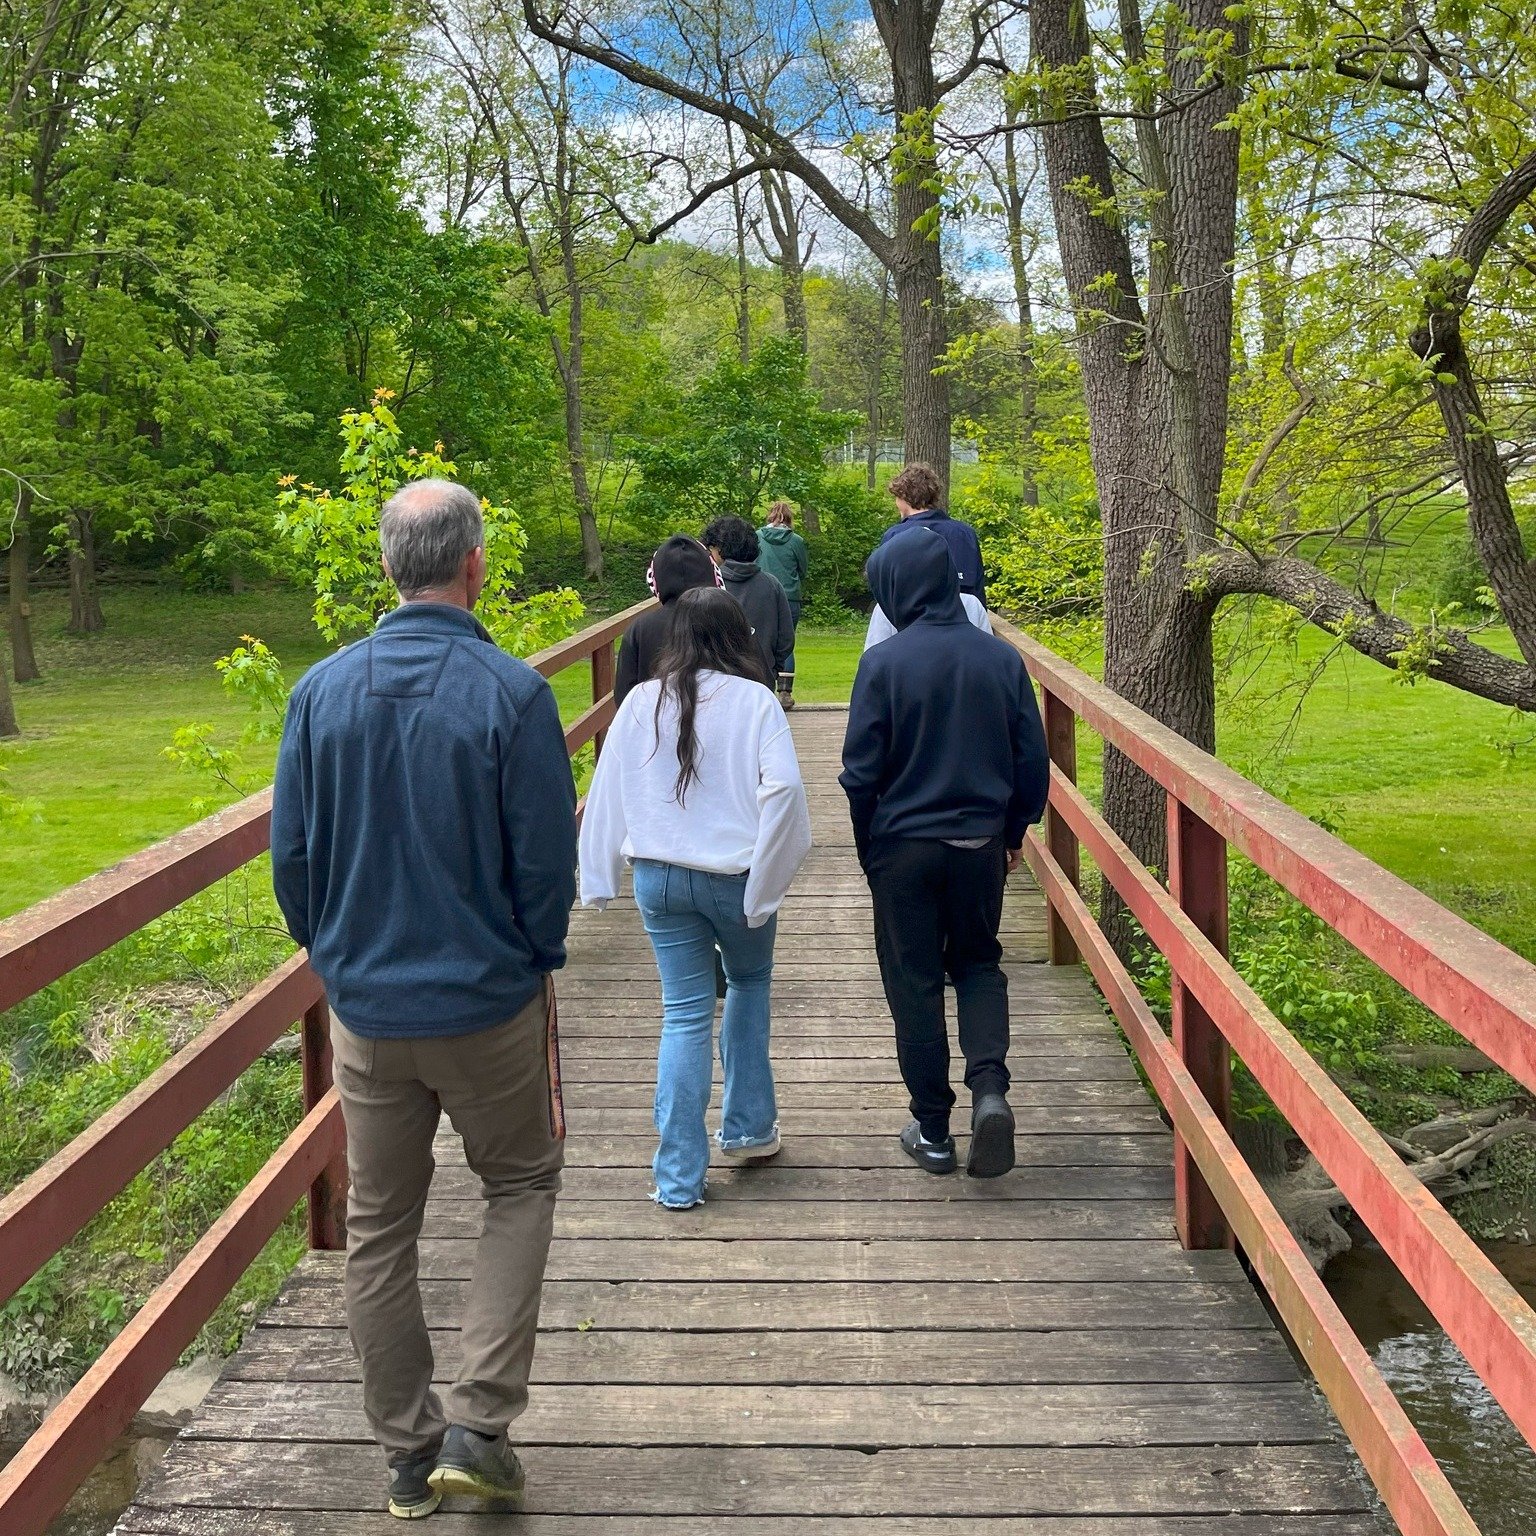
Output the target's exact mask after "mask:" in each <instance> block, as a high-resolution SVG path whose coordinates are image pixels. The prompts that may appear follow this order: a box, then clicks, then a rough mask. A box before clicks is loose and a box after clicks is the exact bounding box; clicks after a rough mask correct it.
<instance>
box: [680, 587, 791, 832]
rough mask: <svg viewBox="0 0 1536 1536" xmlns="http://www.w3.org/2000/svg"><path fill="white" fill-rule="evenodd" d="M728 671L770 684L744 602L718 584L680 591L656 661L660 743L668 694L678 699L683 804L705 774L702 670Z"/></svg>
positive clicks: (728, 672) (733, 675) (765, 684)
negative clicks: (699, 728) (698, 720)
mask: <svg viewBox="0 0 1536 1536" xmlns="http://www.w3.org/2000/svg"><path fill="white" fill-rule="evenodd" d="M701 672H724V673H725V674H726V675H727V676H729V677H745V678H747V679H748V680H749V681H751V682H754V683H761V684H762V685H763V686H764V687H765V688H766V687H767V686H768V677H767V674H766V673H765V672H764V671H763V661H762V657H761V656H760V655H759V654H758V650H757V642H756V641H755V640H754V639H753V638H752V626H751V625H750V624H749V623H748V622H747V615H746V613H745V611H744V610H743V609H742V606H741V604H740V603H738V602H737V601H736V599H735V598H734V597H732V596H731V595H730V593H729V592H722V591H721V590H720V589H719V588H718V587H694V588H692V589H691V590H690V591H687V592H683V593H680V594H679V595H678V597H677V600H676V601H675V602H674V603H673V604H672V606H671V607H670V609H669V610H668V612H667V638H666V642H665V644H664V646H663V648H662V652H661V656H660V658H659V659H658V661H657V663H656V677H657V679H658V680H659V681H660V683H661V692H660V693H659V694H658V695H657V697H656V715H655V720H654V722H653V723H654V725H655V729H656V744H657V746H658V747H659V746H660V745H661V712H662V710H663V708H665V706H666V703H667V699H668V697H672V698H675V699H676V700H677V784H676V786H675V788H674V793H675V794H676V796H677V803H678V804H679V805H682V804H683V803H684V799H685V797H686V796H687V794H688V786H689V785H690V784H692V783H693V781H694V780H695V779H696V778H698V776H699V741H698V737H697V735H696V734H695V732H694V720H695V717H696V716H697V714H698V709H699V673H701Z"/></svg>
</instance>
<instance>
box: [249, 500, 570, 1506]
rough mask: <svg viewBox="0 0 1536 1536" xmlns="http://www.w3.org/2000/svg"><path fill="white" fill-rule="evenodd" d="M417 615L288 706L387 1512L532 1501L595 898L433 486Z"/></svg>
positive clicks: (562, 768) (397, 522)
mask: <svg viewBox="0 0 1536 1536" xmlns="http://www.w3.org/2000/svg"><path fill="white" fill-rule="evenodd" d="M379 534H380V542H381V544H382V546H383V556H384V568H385V570H386V572H387V573H388V574H389V576H390V577H391V578H392V580H393V581H394V583H395V586H396V587H397V588H398V590H399V593H400V606H399V607H397V608H396V609H394V610H393V611H392V612H391V613H388V614H386V615H385V616H384V617H383V618H382V619H380V620H379V623H378V626H377V627H376V628H375V630H374V632H373V633H372V634H371V635H370V636H369V637H368V638H367V639H366V640H360V641H358V642H357V643H356V644H355V645H350V646H348V647H347V648H346V649H345V650H343V651H340V652H339V653H338V654H336V655H335V656H331V657H328V658H327V659H326V660H324V661H322V662H319V663H318V664H317V665H316V666H314V667H312V668H311V669H310V670H309V671H308V672H307V673H306V674H305V675H304V677H303V678H302V679H301V680H300V682H299V684H298V686H297V687H296V688H295V689H294V691H293V697H292V699H291V700H290V701H289V706H288V719H287V724H286V727H285V729H284V732H283V743H282V749H281V752H280V754H279V757H278V768H277V783H276V787H275V789H274V792H273V800H272V879H273V884H274V886H275V888H276V891H277V899H278V903H279V905H280V906H281V907H282V910H283V915H284V917H285V918H286V919H287V922H288V927H289V931H290V932H291V933H292V934H293V936H294V938H295V939H296V940H297V941H298V942H299V943H300V944H302V945H304V946H305V947H306V948H307V949H308V950H309V958H310V963H311V964H312V965H313V966H314V968H315V970H316V972H317V973H318V974H319V976H320V979H321V980H322V981H323V982H324V983H325V989H326V995H327V997H328V998H329V1000H330V1005H331V1010H332V1040H333V1046H334V1051H335V1073H336V1085H337V1087H338V1089H339V1090H340V1096H341V1107H342V1113H343V1115H344V1117H345V1120H346V1126H347V1161H348V1166H349V1170H350V1173H351V1193H350V1196H349V1198H348V1203H347V1275H346V1301H347V1322H348V1326H349V1327H350V1329H351V1332H352V1342H353V1346H354V1347H355V1349H356V1351H357V1354H358V1358H359V1360H360V1361H361V1363H362V1374H363V1406H364V1409H365V1411H366V1413H367V1416H368V1423H369V1425H370V1427H371V1428H372V1430H373V1433H374V1436H375V1438H376V1439H377V1440H378V1441H379V1443H380V1444H381V1446H382V1447H383V1449H384V1451H385V1454H386V1456H387V1459H388V1464H389V1508H390V1512H391V1513H392V1514H395V1515H398V1516H400V1517H402V1518H404V1519H414V1518H418V1517H420V1516H422V1515H428V1514H431V1513H432V1511H433V1510H434V1509H435V1508H436V1507H437V1504H438V1501H439V1499H440V1497H441V1495H442V1494H443V1493H458V1494H467V1495H469V1496H472V1497H480V1498H486V1499H497V1500H503V1499H516V1498H517V1497H518V1496H520V1494H521V1492H522V1486H523V1473H522V1468H521V1466H520V1465H519V1463H518V1459H517V1456H516V1454H515V1453H514V1452H513V1451H512V1449H511V1448H510V1446H509V1445H508V1444H507V1440H506V1430H507V1426H508V1424H509V1423H510V1422H511V1420H512V1419H513V1418H515V1417H516V1416H517V1414H519V1413H520V1412H522V1410H523V1408H524V1407H525V1406H526V1404H527V1400H528V1373H529V1369H530V1366H531V1364H532V1360H533V1347H534V1333H535V1330H536V1328H537V1325H538V1314H539V1293H540V1288H541V1286H542V1284H543V1278H544V1266H545V1262H546V1260H547V1258H548V1254H549V1242H550V1234H551V1231H552V1228H553V1223H554V1210H555V1195H556V1193H557V1191H558V1189H559V1185H560V1168H561V1161H562V1138H563V1136H564V1118H563V1114H562V1112H561V1107H560V1083H559V1067H558V1061H559V1057H558V1051H557V1048H556V1043H555V1039H554V1005H553V991H552V986H551V982H550V973H551V972H553V971H555V970H558V969H559V968H560V966H562V965H563V964H564V963H565V935H566V925H567V921H568V918H569V913H570V908H571V902H572V900H573V898H574V896H575V889H576V887H575V865H576V814H575V813H576V795H575V789H574V786H573V784H572V780H571V769H570V763H569V761H568V759H567V757H566V752H565V743H564V737H563V734H562V731H561V726H560V716H559V713H558V711H557V710H556V708H555V700H554V695H553V694H552V693H551V692H550V690H549V685H548V684H547V683H546V682H545V681H544V680H543V678H541V677H540V676H539V675H538V674H537V673H536V672H534V671H533V670H532V669H531V668H530V667H528V666H527V665H525V664H524V663H523V662H521V661H517V660H514V659H513V658H512V657H510V656H507V655H505V654H504V653H503V652H502V651H501V650H499V649H498V648H497V647H496V645H495V644H494V642H493V641H492V640H491V637H490V635H489V634H487V633H486V631H485V629H484V628H483V627H482V626H481V624H480V623H479V621H478V620H477V619H476V618H475V617H474V613H473V609H474V606H475V603H476V601H477V600H478V598H479V596H480V592H481V589H482V588H483V586H484V585H485V529H484V523H483V520H482V517H481V511H480V503H479V501H478V500H477V499H476V497H475V496H474V495H473V494H472V493H471V492H469V491H468V490H466V489H465V488H464V487H463V486H459V485H454V484H451V483H450V482H448V481H444V480H418V481H415V482H413V483H412V484H410V485H407V486H405V487H404V488H403V489H402V490H400V491H398V492H396V494H395V495H394V496H393V497H391V498H390V500H389V502H388V504H387V505H386V506H385V508H384V511H383V514H382V516H381V518H380V520H379ZM442 1111H446V1112H447V1115H448V1118H449V1119H450V1120H451V1121H452V1123H453V1125H454V1128H455V1129H456V1130H457V1131H458V1132H459V1134H460V1135H461V1136H462V1138H463V1141H464V1152H465V1156H466V1158H467V1160H468V1162H469V1166H470V1167H471V1168H472V1169H473V1170H474V1171H475V1173H477V1174H478V1175H479V1177H480V1180H481V1188H482V1191H483V1194H484V1197H485V1201H486V1214H485V1223H484V1228H483V1230H482V1233H481V1236H480V1240H479V1245H478V1248H477V1250H476V1254H475V1263H474V1276H473V1279H472V1281H471V1283H470V1287H469V1294H468V1300H467V1303H466V1306H465V1311H464V1319H463V1332H462V1334H461V1338H462V1358H461V1360H460V1362H459V1364H458V1374H457V1377H456V1379H455V1381H454V1384H453V1386H452V1387H451V1388H450V1389H449V1391H448V1392H447V1393H446V1395H445V1398H444V1400H443V1401H442V1402H439V1399H438V1397H437V1395H436V1393H434V1392H433V1390H432V1376H433V1358H432V1345H431V1341H430V1338H429V1335H428V1332H427V1326H426V1322H425V1320H424V1317H423V1312H422V1302H421V1292H420V1288H419V1286H418V1284H417V1237H418V1235H419V1233H420V1230H421V1222H422V1212H423V1209H424V1208H425V1205H426V1200H427V1191H428V1188H429V1186H430V1185H431V1182H432V1172H433V1159H432V1143H433V1138H434V1136H435V1134H436V1131H437V1126H438V1118H439V1114H440V1112H442Z"/></svg>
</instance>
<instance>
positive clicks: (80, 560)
mask: <svg viewBox="0 0 1536 1536" xmlns="http://www.w3.org/2000/svg"><path fill="white" fill-rule="evenodd" d="M92 523H93V518H92V516H91V514H90V513H89V512H77V513H74V514H72V515H71V517H70V524H71V532H72V534H73V538H72V539H71V541H70V546H69V630H70V633H71V634H75V635H94V634H99V633H100V632H101V631H102V630H104V629H105V628H106V627H107V620H106V616H105V615H104V614H103V613H102V611H101V597H100V595H99V594H98V592H97V590H96V531H95V529H94V528H93V526H92Z"/></svg>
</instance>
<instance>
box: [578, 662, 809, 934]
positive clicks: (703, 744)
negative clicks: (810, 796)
mask: <svg viewBox="0 0 1536 1536" xmlns="http://www.w3.org/2000/svg"><path fill="white" fill-rule="evenodd" d="M660 692H661V684H660V683H659V682H654V681H652V682H648V683H641V684H640V685H639V686H638V687H636V688H634V689H632V690H631V691H630V692H629V693H628V694H627V695H626V697H625V699H624V702H623V703H622V704H621V705H620V706H619V712H618V714H617V715H616V716H615V718H614V722H613V725H612V726H611V727H610V728H609V731H608V739H607V741H606V742H605V743H604V745H603V751H602V755H601V756H600V757H599V758H598V762H597V771H596V773H594V774H593V776H592V787H591V789H590V790H589V791H588V792H587V806H586V810H585V812H584V813H583V815H582V820H581V900H582V903H583V905H585V906H597V907H603V906H606V905H607V904H608V902H609V901H610V900H612V899H613V897H615V896H616V895H618V893H619V887H620V884H621V882H622V879H623V873H624V862H625V860H626V859H628V860H633V859H655V860H657V861H659V862H661V863H665V864H681V865H683V866H684V867H685V868H688V869H701V870H707V871H708V872H709V873H711V874H717V875H739V874H742V873H744V872H745V873H746V874H747V888H746V895H745V900H744V902H743V906H744V908H745V912H746V918H747V926H748V927H750V928H761V927H762V926H763V924H764V923H766V922H767V921H768V919H769V918H770V917H771V916H772V915H773V914H774V913H775V912H777V911H778V909H779V906H780V904H781V903H782V902H783V900H784V895H785V892H787V891H788V889H789V883H790V881H791V880H793V879H794V878H795V874H796V872H797V871H798V870H799V868H800V866H801V864H802V863H804V861H805V856H806V854H807V853H809V852H810V848H811V814H810V809H809V807H808V806H807V804H806V799H805V785H804V783H803V782H802V781H801V778H800V762H799V759H798V758H796V756H795V746H794V742H793V741H792V740H791V738H790V734H789V721H788V720H787V719H786V718H785V716H784V711H783V709H782V708H781V707H780V704H779V701H778V700H777V699H776V698H775V697H774V696H773V694H772V693H770V692H769V691H768V689H766V688H764V687H763V686H762V684H761V683H753V682H749V681H748V680H747V679H746V678H744V677H728V676H726V675H725V674H723V673H720V672H702V673H700V674H699V704H698V711H697V713H696V714H695V716H694V734H695V737H696V739H697V741H698V776H697V777H696V778H695V779H694V781H693V782H692V783H691V784H690V785H689V786H688V789H687V791H686V794H685V796H684V804H682V805H679V804H678V802H677V795H676V788H677V706H676V703H675V702H674V701H672V700H670V699H669V700H668V701H667V703H666V705H665V706H664V707H663V709H662V712H661V736H660V741H659V742H658V740H657V733H656V726H655V719H656V700H657V698H658V696H659V695H660Z"/></svg>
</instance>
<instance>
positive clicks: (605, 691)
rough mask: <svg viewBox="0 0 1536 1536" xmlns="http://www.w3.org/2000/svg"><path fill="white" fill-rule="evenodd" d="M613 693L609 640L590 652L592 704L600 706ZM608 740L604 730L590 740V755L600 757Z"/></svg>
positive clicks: (611, 647)
mask: <svg viewBox="0 0 1536 1536" xmlns="http://www.w3.org/2000/svg"><path fill="white" fill-rule="evenodd" d="M612 692H613V641H612V640H609V641H607V642H605V643H604V644H602V645H600V646H598V648H597V649H596V650H595V651H593V652H592V702H593V703H594V704H600V703H602V701H603V700H604V699H606V698H607V697H608V695H609V694H610V693H612ZM607 738H608V732H607V731H606V730H602V731H599V732H598V733H597V735H596V736H594V737H593V738H592V754H593V756H594V758H596V757H601V756H602V752H603V743H604V741H606V740H607Z"/></svg>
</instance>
